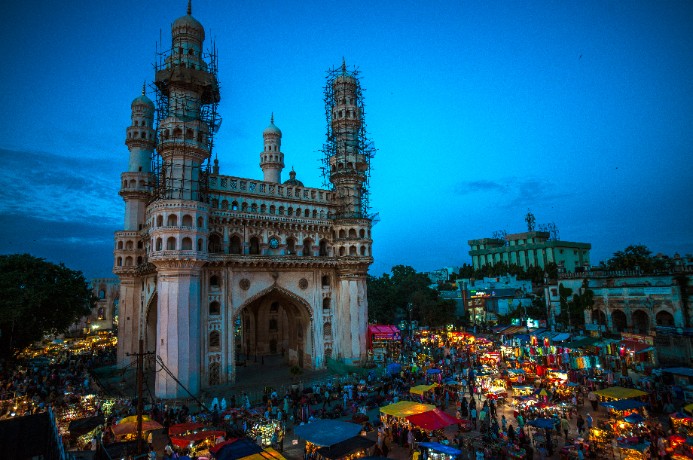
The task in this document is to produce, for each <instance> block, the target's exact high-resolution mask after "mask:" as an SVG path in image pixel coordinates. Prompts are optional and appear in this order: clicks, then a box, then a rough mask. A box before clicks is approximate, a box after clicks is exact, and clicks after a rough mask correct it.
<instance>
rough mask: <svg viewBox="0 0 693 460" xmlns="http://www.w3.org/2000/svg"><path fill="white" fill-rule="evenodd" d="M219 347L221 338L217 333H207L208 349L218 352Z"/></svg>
mask: <svg viewBox="0 0 693 460" xmlns="http://www.w3.org/2000/svg"><path fill="white" fill-rule="evenodd" d="M220 346H221V336H220V334H219V331H212V332H210V333H209V349H210V350H218V349H219V347H220Z"/></svg>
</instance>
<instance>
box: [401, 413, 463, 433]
mask: <svg viewBox="0 0 693 460" xmlns="http://www.w3.org/2000/svg"><path fill="white" fill-rule="evenodd" d="M407 420H409V421H410V422H411V423H413V424H414V425H416V426H418V427H419V428H423V429H424V430H426V431H433V430H440V429H442V428H445V427H447V426H450V425H457V424H458V423H462V420H459V419H457V418H455V417H453V416H452V415H449V414H447V413H445V412H443V411H441V410H440V409H433V410H432V411H428V412H423V413H421V414H416V415H410V416H409V417H407Z"/></svg>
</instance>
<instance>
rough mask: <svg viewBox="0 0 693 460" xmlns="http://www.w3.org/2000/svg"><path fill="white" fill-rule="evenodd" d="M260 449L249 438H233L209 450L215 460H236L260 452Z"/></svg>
mask: <svg viewBox="0 0 693 460" xmlns="http://www.w3.org/2000/svg"><path fill="white" fill-rule="evenodd" d="M262 451H263V449H262V447H260V446H258V445H257V444H255V443H254V442H253V441H252V440H251V439H249V438H234V439H229V440H228V441H225V442H223V443H220V444H217V445H216V446H213V447H211V448H210V449H209V453H210V454H211V455H212V458H214V459H215V460H238V459H240V458H244V457H249V456H252V455H255V454H259V453H260V452H262Z"/></svg>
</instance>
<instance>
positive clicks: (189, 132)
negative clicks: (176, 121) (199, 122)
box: [185, 128, 195, 139]
mask: <svg viewBox="0 0 693 460" xmlns="http://www.w3.org/2000/svg"><path fill="white" fill-rule="evenodd" d="M194 137H195V133H193V130H192V129H190V128H188V129H186V130H185V138H186V139H193V138H194Z"/></svg>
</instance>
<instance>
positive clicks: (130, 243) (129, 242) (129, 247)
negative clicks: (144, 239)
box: [125, 240, 134, 251]
mask: <svg viewBox="0 0 693 460" xmlns="http://www.w3.org/2000/svg"><path fill="white" fill-rule="evenodd" d="M133 247H134V245H133V244H132V241H130V240H128V241H127V242H126V243H125V249H127V250H128V251H132V248H133Z"/></svg>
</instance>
